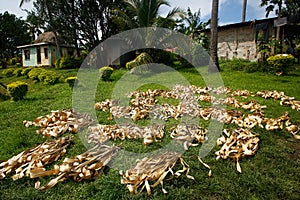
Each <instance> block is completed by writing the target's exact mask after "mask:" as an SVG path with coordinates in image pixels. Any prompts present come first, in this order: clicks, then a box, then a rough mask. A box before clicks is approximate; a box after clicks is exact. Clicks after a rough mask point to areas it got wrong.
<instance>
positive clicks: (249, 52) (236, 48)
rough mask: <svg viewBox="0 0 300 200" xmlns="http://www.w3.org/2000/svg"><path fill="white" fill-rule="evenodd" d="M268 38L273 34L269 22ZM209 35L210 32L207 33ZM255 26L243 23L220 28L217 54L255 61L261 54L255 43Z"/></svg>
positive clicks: (273, 31) (226, 57) (223, 56)
mask: <svg viewBox="0 0 300 200" xmlns="http://www.w3.org/2000/svg"><path fill="white" fill-rule="evenodd" d="M268 33H269V38H271V37H272V36H275V29H274V27H273V25H272V24H271V23H270V24H269V32H268ZM208 37H210V33H208ZM255 40H256V26H255V25H254V24H245V25H241V26H232V27H226V28H220V29H219V32H218V56H219V58H223V59H233V58H242V59H247V60H250V61H257V60H258V59H259V58H260V57H261V55H260V53H259V50H258V45H257V43H256V41H255Z"/></svg>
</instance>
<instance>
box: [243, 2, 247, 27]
mask: <svg viewBox="0 0 300 200" xmlns="http://www.w3.org/2000/svg"><path fill="white" fill-rule="evenodd" d="M246 11H247V0H244V1H243V11H242V22H245V21H246Z"/></svg>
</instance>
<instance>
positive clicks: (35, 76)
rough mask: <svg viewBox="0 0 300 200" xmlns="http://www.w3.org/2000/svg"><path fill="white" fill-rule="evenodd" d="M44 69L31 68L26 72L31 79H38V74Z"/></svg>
mask: <svg viewBox="0 0 300 200" xmlns="http://www.w3.org/2000/svg"><path fill="white" fill-rule="evenodd" d="M44 71H45V69H42V68H33V69H32V70H30V72H29V73H28V77H29V78H30V79H31V80H33V81H39V80H40V79H39V75H40V74H41V73H42V72H44Z"/></svg>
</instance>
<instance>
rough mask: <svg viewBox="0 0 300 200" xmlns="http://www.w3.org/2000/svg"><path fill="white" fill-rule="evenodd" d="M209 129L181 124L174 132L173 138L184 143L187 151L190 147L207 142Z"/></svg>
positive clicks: (172, 133)
mask: <svg viewBox="0 0 300 200" xmlns="http://www.w3.org/2000/svg"><path fill="white" fill-rule="evenodd" d="M206 135H207V129H205V128H202V127H200V126H198V125H196V124H185V123H181V124H179V125H178V126H177V127H176V128H175V129H174V130H173V131H172V132H171V137H172V138H173V139H174V140H176V141H178V142H180V143H182V144H183V147H184V149H185V150H188V148H189V147H190V146H198V145H199V144H200V143H202V142H205V141H206V140H207V136H206Z"/></svg>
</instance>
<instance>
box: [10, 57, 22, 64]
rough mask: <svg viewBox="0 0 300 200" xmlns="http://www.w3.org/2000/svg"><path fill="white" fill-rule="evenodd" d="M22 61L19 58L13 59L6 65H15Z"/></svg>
mask: <svg viewBox="0 0 300 200" xmlns="http://www.w3.org/2000/svg"><path fill="white" fill-rule="evenodd" d="M21 61H22V58H21V57H13V58H10V59H9V60H8V65H16V64H17V63H20V62H21Z"/></svg>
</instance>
